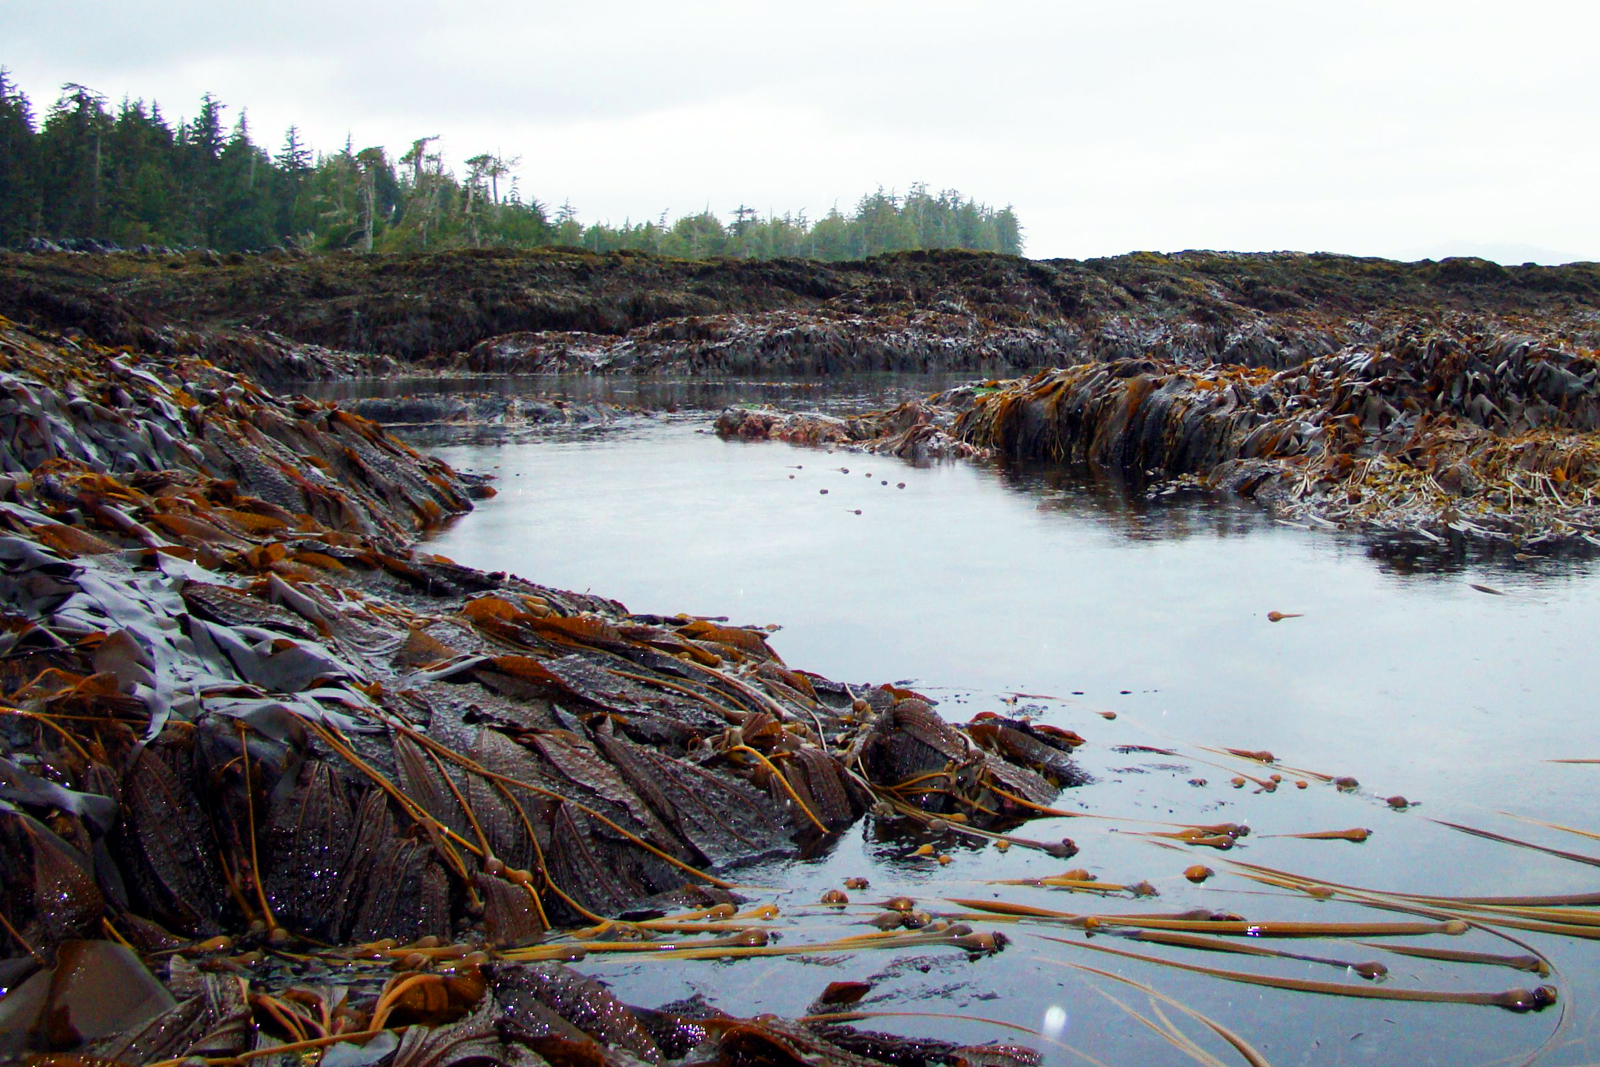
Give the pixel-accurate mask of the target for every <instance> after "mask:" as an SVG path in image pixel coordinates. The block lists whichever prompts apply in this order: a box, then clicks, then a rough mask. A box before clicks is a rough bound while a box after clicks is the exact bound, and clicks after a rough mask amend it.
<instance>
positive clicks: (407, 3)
mask: <svg viewBox="0 0 1600 1067" xmlns="http://www.w3.org/2000/svg"><path fill="white" fill-rule="evenodd" d="M1597 41H1600V5H1595V4H1556V3H1545V2H1539V0H1521V2H1519V3H1515V4H1511V3H1504V2H1498V3H1477V2H1472V0H1454V2H1440V3H1435V2H1431V0H1430V2H1404V0H1391V2H1388V3H1365V2H1350V0H1344V2H1341V3H1315V4H1313V3H1304V2H1296V0H1274V2H1265V3H1254V2H1251V3H1225V2H1212V3H1204V2H1196V0H1185V2H1165V0H1149V2H1144V3H1127V4H1115V3H1109V2H1106V0H1100V2H1096V3H1077V2H1070V0H1055V2H1039V3H1034V2H1006V0H989V2H987V3H968V2H946V0H917V2H874V0H855V2H837V3H836V2H833V0H812V2H808V3H803V4H776V3H767V4H757V3H731V2H730V3H714V2H694V3H688V2H676V3H675V2H672V0H568V2H565V3H559V4H557V3H547V2H544V0H533V2H520V3H518V2H500V0H479V2H478V3H476V4H471V5H466V4H463V5H447V4H439V3H432V2H430V3H415V2H411V0H386V2H383V3H341V2H338V0H317V2H309V0H275V2H272V3H258V2H254V0H222V2H218V0H205V2H199V0H143V2H139V3H133V2H128V0H118V2H109V3H106V2H98V3H90V2H84V0H0V42H4V43H3V45H0V64H4V65H5V66H6V67H8V68H10V70H11V73H12V76H13V77H14V78H15V80H16V81H17V82H18V83H19V84H20V85H21V87H22V88H23V89H24V90H25V91H26V92H27V93H28V95H29V97H30V98H31V99H33V101H34V104H35V109H36V112H37V113H38V114H41V115H42V113H43V112H44V110H45V108H46V106H47V105H48V103H49V102H50V101H52V100H54V98H55V96H56V94H57V91H58V89H59V86H60V85H61V83H63V82H68V81H76V82H82V83H84V84H86V85H88V86H90V87H91V88H93V89H96V90H98V91H100V92H102V93H104V94H106V95H107V96H109V97H111V98H112V99H113V100H115V99H117V98H120V97H121V96H123V95H124V94H127V95H132V96H136V97H144V98H146V99H155V100H157V101H159V102H160V103H161V105H162V108H163V110H164V111H165V112H166V114H167V116H168V117H169V118H177V117H178V116H180V115H181V116H188V115H192V114H193V113H194V111H195V110H196V104H197V101H198V100H199V97H200V94H201V93H203V92H205V91H208V90H209V91H211V92H214V93H216V94H217V95H218V96H219V97H220V98H221V99H222V100H223V101H224V102H225V103H227V104H229V105H230V108H231V109H230V111H229V112H228V117H229V119H230V121H231V120H232V119H234V118H236V117H237V114H238V111H237V109H238V108H240V107H245V108H248V110H249V117H250V125H251V129H252V131H253V134H254V136H255V138H256V140H257V142H258V143H261V144H263V145H264V146H266V147H267V148H268V149H269V151H274V152H275V151H276V150H277V148H278V147H279V145H280V144H281V142H282V137H283V132H284V130H285V128H286V127H287V126H288V125H289V124H290V123H294V124H296V125H298V126H299V127H300V128H301V130H302V131H304V132H305V134H306V135H307V136H308V137H309V138H310V140H311V142H312V144H313V146H314V147H316V148H318V149H322V150H326V151H332V150H336V149H338V148H340V147H342V146H343V144H344V141H345V136H346V133H347V132H348V133H349V134H350V135H351V136H352V137H353V138H354V141H355V145H356V147H357V148H361V147H364V146H366V145H370V144H381V145H385V146H387V147H388V148H389V149H390V150H391V152H393V153H394V154H396V155H398V154H399V153H400V152H403V151H404V150H405V149H406V148H407V147H409V145H410V143H411V141H412V140H413V139H415V138H416V137H418V136H422V135H425V134H435V133H437V134H442V135H443V137H444V148H445V152H446V157H447V159H449V160H452V161H459V160H461V159H464V158H466V157H467V156H471V155H475V154H477V153H478V152H481V151H485V150H488V151H498V152H501V153H503V154H504V155H506V156H514V155H520V156H521V157H522V165H521V167H520V176H521V183H522V188H523V190H524V191H525V192H527V193H531V194H532V195H535V196H537V197H538V198H539V199H540V200H542V201H544V202H545V203H546V204H548V205H551V206H552V207H554V206H556V205H559V204H560V203H561V202H562V201H564V200H568V199H570V200H571V201H572V203H573V204H574V205H576V206H577V208H578V210H579V213H580V215H581V216H582V217H583V218H585V219H609V220H611V221H612V222H621V221H622V220H623V219H624V218H627V217H631V218H633V219H634V220H639V219H643V218H653V217H655V216H657V215H659V214H660V213H661V212H662V211H663V210H666V211H668V212H670V213H671V214H673V215H678V214H681V213H684V212H690V211H698V210H700V209H701V208H703V207H706V206H708V205H709V206H710V207H711V209H712V210H713V211H717V212H718V213H720V214H722V215H723V216H724V218H726V217H727V216H728V214H729V212H731V210H732V209H733V208H734V207H736V206H737V205H738V204H740V203H741V202H743V203H748V204H750V205H752V206H755V207H757V208H759V209H761V210H762V211H766V210H768V209H770V210H772V211H774V212H778V213H782V212H783V211H786V210H796V209H799V208H805V209H807V210H808V211H809V212H810V214H811V216H812V217H813V218H814V217H816V216H817V215H818V214H819V213H821V212H824V211H826V210H827V209H828V207H829V206H831V205H832V204H833V203H834V202H835V201H837V202H838V203H839V204H840V206H841V207H842V208H845V209H848V208H849V207H850V206H851V205H852V204H853V203H854V202H855V200H856V199H857V198H858V197H859V196H860V195H861V194H862V193H863V192H866V191H869V190H871V189H874V188H876V187H877V186H878V185H880V184H881V185H883V186H885V187H886V188H894V189H898V190H904V189H905V188H906V187H907V186H908V185H909V184H910V183H912V182H915V181H924V182H927V183H928V184H929V185H930V186H932V187H934V188H936V189H937V188H946V187H954V188H957V189H960V190H961V191H962V192H963V193H966V194H968V195H970V196H973V197H976V198H977V199H979V200H983V201H986V202H989V203H992V204H994V205H996V206H1001V205H1004V204H1007V203H1010V204H1012V205H1013V206H1014V207H1015V208H1016V210H1017V213H1018V215H1019V216H1020V218H1021V219H1022V222H1023V225H1024V228H1025V231H1026V239H1027V250H1028V254H1030V255H1033V256H1038V257H1051V256H1072V257H1085V256H1096V255H1110V254H1116V253H1120V252H1127V251H1132V250H1135V249H1153V250H1158V251H1176V250H1180V249H1184V248H1217V249H1233V250H1241V251H1257V250H1273V249H1300V250H1306V251H1317V250H1326V251H1336V252H1349V253H1356V254H1364V255H1384V256H1397V257H1403V258H1419V257H1423V256H1439V255H1445V254H1451V253H1470V252H1476V253H1478V254H1484V255H1488V256H1491V257H1492V258H1499V259H1502V260H1505V261H1509V262H1521V261H1522V260H1523V259H1540V260H1551V261H1557V262H1559V261H1561V260H1562V259H1570V258H1581V259H1600V211H1597V210H1596V201H1597V199H1600V76H1597V75H1596V72H1595V68H1596V63H1595V54H1594V49H1595V45H1596V42H1597ZM1540 250H1542V251H1540Z"/></svg>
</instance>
